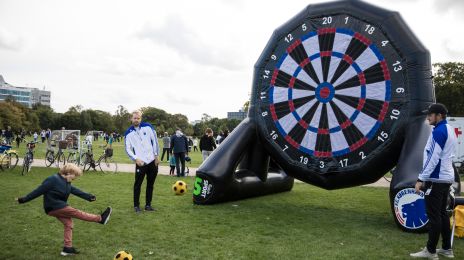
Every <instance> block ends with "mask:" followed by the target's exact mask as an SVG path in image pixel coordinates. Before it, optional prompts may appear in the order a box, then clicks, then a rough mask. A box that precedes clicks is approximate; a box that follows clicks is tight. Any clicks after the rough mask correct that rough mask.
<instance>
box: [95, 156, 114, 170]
mask: <svg viewBox="0 0 464 260" xmlns="http://www.w3.org/2000/svg"><path fill="white" fill-rule="evenodd" d="M98 167H100V171H102V172H104V173H116V172H117V171H118V164H117V163H116V162H115V161H114V160H113V158H111V157H106V156H104V155H103V156H102V157H100V159H98Z"/></svg>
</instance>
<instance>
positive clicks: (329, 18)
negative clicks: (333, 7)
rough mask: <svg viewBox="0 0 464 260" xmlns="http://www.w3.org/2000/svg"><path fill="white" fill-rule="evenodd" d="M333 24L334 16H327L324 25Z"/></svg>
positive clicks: (324, 18) (323, 20)
mask: <svg viewBox="0 0 464 260" xmlns="http://www.w3.org/2000/svg"><path fill="white" fill-rule="evenodd" d="M331 23H332V16H327V17H323V18H322V24H331Z"/></svg>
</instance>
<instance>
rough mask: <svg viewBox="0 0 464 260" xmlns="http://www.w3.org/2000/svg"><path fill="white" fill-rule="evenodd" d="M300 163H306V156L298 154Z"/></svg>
mask: <svg viewBox="0 0 464 260" xmlns="http://www.w3.org/2000/svg"><path fill="white" fill-rule="evenodd" d="M300 163H303V164H308V157H304V156H300Z"/></svg>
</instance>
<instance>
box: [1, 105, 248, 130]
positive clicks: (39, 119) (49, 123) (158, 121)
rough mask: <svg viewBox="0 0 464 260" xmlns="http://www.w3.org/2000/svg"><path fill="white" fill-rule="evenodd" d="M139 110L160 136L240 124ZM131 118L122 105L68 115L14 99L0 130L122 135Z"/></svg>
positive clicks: (4, 110)
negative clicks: (194, 120) (193, 122)
mask: <svg viewBox="0 0 464 260" xmlns="http://www.w3.org/2000/svg"><path fill="white" fill-rule="evenodd" d="M140 110H142V112H143V121H145V122H149V123H151V124H152V125H153V126H154V127H155V129H156V131H157V133H158V134H160V135H162V134H163V133H164V132H168V133H169V134H170V135H171V134H173V133H174V132H175V130H176V128H178V127H179V128H181V129H182V131H183V132H184V133H185V134H186V135H189V136H202V135H203V134H204V131H205V129H206V128H207V127H209V128H212V129H213V131H214V132H215V133H219V132H221V131H224V130H226V129H227V130H229V131H232V130H233V129H234V128H235V127H236V126H237V125H238V124H239V123H240V121H239V120H228V119H218V118H211V117H210V116H208V115H206V114H204V116H203V118H202V121H201V122H200V123H198V124H196V125H191V124H190V123H189V121H188V118H187V116H185V115H182V114H169V113H167V112H166V111H164V110H162V109H159V108H155V107H142V108H140ZM130 118H131V113H130V112H129V111H128V110H127V109H126V108H125V107H124V106H122V105H119V106H118V107H117V109H116V111H115V112H114V113H113V114H111V113H109V112H106V111H102V110H94V109H84V108H83V107H82V106H81V105H76V106H72V107H70V108H69V109H68V111H66V112H65V113H58V112H55V111H54V110H53V109H52V108H50V107H47V106H43V105H35V106H34V107H32V108H28V107H25V106H24V105H22V104H20V103H18V102H16V101H14V100H13V99H12V98H7V99H6V101H5V102H0V129H6V127H7V126H11V128H12V130H13V131H14V132H19V131H22V130H25V131H32V132H33V131H40V130H41V129H48V128H50V129H52V130H53V129H61V127H65V128H66V129H72V130H81V133H82V134H85V133H86V132H87V131H90V130H97V131H104V132H107V133H111V132H117V133H121V134H123V133H124V131H125V130H126V129H127V128H128V127H129V126H130V124H131V123H130Z"/></svg>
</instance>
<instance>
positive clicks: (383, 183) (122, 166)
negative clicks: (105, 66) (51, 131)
mask: <svg viewBox="0 0 464 260" xmlns="http://www.w3.org/2000/svg"><path fill="white" fill-rule="evenodd" d="M21 165H22V158H20V159H19V163H18V166H21ZM32 166H34V167H46V166H45V160H44V159H38V160H34V162H33V163H32ZM189 169H190V173H189V176H195V173H196V171H197V168H192V167H189ZM134 170H135V164H127V163H118V172H126V173H133V172H134ZM159 174H162V175H169V166H159ZM390 179H391V178H381V179H380V180H378V181H377V182H374V183H371V184H367V185H364V186H367V187H390ZM295 181H296V182H301V181H299V180H295ZM461 186H462V187H464V182H461Z"/></svg>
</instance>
